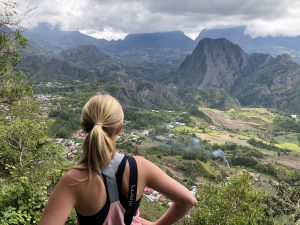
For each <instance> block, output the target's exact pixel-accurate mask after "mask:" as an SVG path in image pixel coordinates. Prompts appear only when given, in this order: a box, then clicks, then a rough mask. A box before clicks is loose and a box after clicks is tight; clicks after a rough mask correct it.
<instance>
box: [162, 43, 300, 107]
mask: <svg viewBox="0 0 300 225" xmlns="http://www.w3.org/2000/svg"><path fill="white" fill-rule="evenodd" d="M167 80H168V81H169V82H170V81H171V82H173V83H175V84H177V85H180V86H183V87H190V86H192V87H200V88H201V87H206V86H213V87H221V88H223V89H224V90H225V91H226V92H227V93H228V94H229V95H232V96H233V97H236V98H237V99H238V100H239V101H240V103H241V104H242V105H263V106H267V107H278V108H280V109H285V110H290V111H294V112H299V109H298V105H300V102H299V99H300V96H299V95H300V92H299V88H300V66H299V65H298V64H296V63H293V62H292V61H291V59H290V57H289V56H288V55H281V56H277V57H276V58H273V57H272V56H271V55H267V54H258V53H256V54H250V55H248V54H246V53H245V52H244V51H243V50H242V49H241V48H240V47H239V46H238V45H235V44H232V43H231V42H229V41H227V40H226V39H203V40H202V41H200V42H199V44H198V46H197V47H196V48H195V50H194V51H193V53H192V54H191V55H190V56H188V57H187V58H186V59H185V61H184V62H183V63H182V64H181V65H180V67H179V69H178V71H177V73H176V74H175V75H173V76H172V75H170V76H169V77H168V78H167ZM290 103H292V104H290Z"/></svg>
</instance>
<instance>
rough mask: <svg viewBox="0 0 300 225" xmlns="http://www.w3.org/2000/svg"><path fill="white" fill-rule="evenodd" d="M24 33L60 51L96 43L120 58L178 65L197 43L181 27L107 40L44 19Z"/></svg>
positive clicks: (55, 50)
mask: <svg viewBox="0 0 300 225" xmlns="http://www.w3.org/2000/svg"><path fill="white" fill-rule="evenodd" d="M24 35H25V37H26V38H27V39H28V40H30V41H31V42H32V43H36V44H37V45H39V46H41V47H42V48H44V49H46V50H47V51H50V52H52V53H53V54H56V55H58V54H59V53H60V52H61V51H65V50H68V49H71V48H78V47H80V46H82V45H93V46H96V47H97V48H98V49H99V50H101V51H103V52H105V53H107V54H110V55H112V56H116V57H120V58H125V59H132V60H138V61H144V62H154V63H164V64H176V65H177V64H179V63H180V62H181V61H182V60H183V59H184V58H185V56H186V54H187V53H190V52H191V51H192V49H193V47H194V46H195V45H194V41H193V40H192V39H190V38H189V37H187V36H186V35H184V33H183V32H181V31H174V32H158V33H147V34H129V35H127V36H126V37H125V39H124V40H117V41H114V40H112V41H107V40H104V39H96V38H93V37H90V36H87V35H84V34H82V33H80V32H79V31H62V30H61V29H60V28H59V27H57V26H51V25H49V24H47V23H42V24H39V25H38V26H37V27H35V28H33V29H28V30H26V31H25V32H24ZM29 52H30V51H29ZM31 52H34V51H31Z"/></svg>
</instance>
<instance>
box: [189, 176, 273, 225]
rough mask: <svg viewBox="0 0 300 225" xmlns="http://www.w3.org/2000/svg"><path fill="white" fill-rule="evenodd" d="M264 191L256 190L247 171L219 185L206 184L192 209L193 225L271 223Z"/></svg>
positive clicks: (190, 220) (190, 222)
mask: <svg viewBox="0 0 300 225" xmlns="http://www.w3.org/2000/svg"><path fill="white" fill-rule="evenodd" d="M264 196H265V195H264V194H263V193H262V192H259V191H255V190H254V188H253V181H252V180H251V178H250V176H249V175H248V173H247V172H243V173H242V175H241V176H239V177H232V178H230V180H228V181H226V182H221V183H219V184H218V185H214V184H212V183H207V184H205V185H204V186H203V187H202V188H201V190H200V191H199V192H198V205H197V208H196V209H195V210H193V212H192V213H191V217H190V219H189V223H188V224H190V225H211V224H219V225H223V224H224V225H225V224H226V225H227V224H230V225H243V224H253V225H256V224H257V225H258V224H262V225H268V224H272V220H271V218H270V217H268V216H267V214H266V205H265V203H264V202H265V197H264Z"/></svg>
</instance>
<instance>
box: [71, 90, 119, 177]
mask: <svg viewBox="0 0 300 225" xmlns="http://www.w3.org/2000/svg"><path fill="white" fill-rule="evenodd" d="M123 118H124V114H123V110H122V107H121V105H120V103H119V102H118V101H117V100H116V99H115V98H113V97H112V96H110V95H107V94H103V95H96V96H94V97H92V98H91V99H90V100H89V101H88V102H87V103H86V104H85V106H84V107H83V110H82V114H81V127H82V129H83V131H85V132H86V133H87V136H86V138H85V140H84V143H83V155H82V158H81V160H80V162H79V163H78V164H77V165H76V166H74V168H76V169H88V177H87V179H85V180H89V181H91V179H92V174H93V172H96V173H97V172H99V171H100V170H101V169H103V168H105V167H106V166H107V165H108V164H109V163H110V161H111V160H112V158H113V157H114V155H115V152H116V149H115V143H114V142H113V141H112V139H111V137H112V135H114V134H115V132H116V129H117V128H118V127H119V126H121V125H122V122H123Z"/></svg>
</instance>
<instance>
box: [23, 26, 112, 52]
mask: <svg viewBox="0 0 300 225" xmlns="http://www.w3.org/2000/svg"><path fill="white" fill-rule="evenodd" d="M24 36H25V37H26V38H27V39H29V40H31V41H34V42H36V43H37V44H39V45H40V46H42V47H44V48H45V49H47V50H49V51H52V52H54V53H56V54H58V53H59V52H61V51H63V50H67V49H70V48H76V47H79V46H81V45H95V46H97V47H100V48H101V49H107V48H108V45H109V41H107V40H104V39H96V38H93V37H90V36H88V35H85V34H82V33H80V32H79V31H62V30H61V29H60V28H59V27H57V26H52V25H50V24H48V23H40V24H39V25H38V26H37V27H35V28H32V29H28V30H26V31H24Z"/></svg>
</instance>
